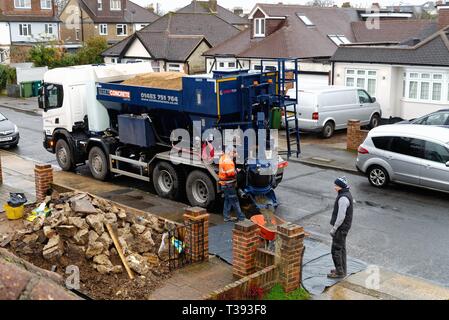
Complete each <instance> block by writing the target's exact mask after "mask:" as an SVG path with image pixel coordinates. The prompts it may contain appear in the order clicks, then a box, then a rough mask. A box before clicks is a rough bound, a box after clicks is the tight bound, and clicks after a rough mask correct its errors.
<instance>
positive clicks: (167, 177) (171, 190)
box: [153, 162, 183, 200]
mask: <svg viewBox="0 0 449 320" xmlns="http://www.w3.org/2000/svg"><path fill="white" fill-rule="evenodd" d="M182 185H183V182H182V181H181V173H179V172H178V171H176V169H175V168H174V167H173V166H172V165H171V164H169V163H168V162H159V163H158V164H157V165H156V167H155V168H154V170H153V186H154V189H155V190H156V193H157V194H158V196H160V197H162V198H166V199H172V200H174V199H177V198H179V196H180V194H181V192H182Z"/></svg>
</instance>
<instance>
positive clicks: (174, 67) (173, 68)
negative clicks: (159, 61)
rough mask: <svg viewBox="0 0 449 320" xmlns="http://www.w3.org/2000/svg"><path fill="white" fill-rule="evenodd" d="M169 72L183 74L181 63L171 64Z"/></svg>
mask: <svg viewBox="0 0 449 320" xmlns="http://www.w3.org/2000/svg"><path fill="white" fill-rule="evenodd" d="M167 71H168V72H181V65H180V64H179V63H169V64H168V70H167Z"/></svg>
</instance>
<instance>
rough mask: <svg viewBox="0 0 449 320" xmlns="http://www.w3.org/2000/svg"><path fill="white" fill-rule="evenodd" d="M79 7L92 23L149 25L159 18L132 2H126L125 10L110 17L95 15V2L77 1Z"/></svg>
mask: <svg viewBox="0 0 449 320" xmlns="http://www.w3.org/2000/svg"><path fill="white" fill-rule="evenodd" d="M79 3H80V5H81V6H82V7H83V9H85V10H86V12H87V13H88V14H89V17H90V18H91V19H92V20H93V21H94V23H151V22H153V21H155V20H157V19H158V18H159V16H158V15H157V14H155V13H154V12H151V11H149V10H147V9H145V8H142V7H141V6H139V5H137V4H135V3H134V2H132V1H129V0H127V1H126V10H122V11H121V12H118V13H114V14H110V15H97V14H95V12H96V9H95V8H96V6H97V0H79Z"/></svg>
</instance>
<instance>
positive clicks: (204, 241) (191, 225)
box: [184, 207, 209, 262]
mask: <svg viewBox="0 0 449 320" xmlns="http://www.w3.org/2000/svg"><path fill="white" fill-rule="evenodd" d="M184 222H185V224H186V234H185V238H184V241H185V243H186V247H187V248H188V250H189V251H190V252H189V253H191V254H192V262H198V261H202V260H204V261H206V260H208V259H209V214H208V213H207V212H206V209H203V208H198V207H194V208H187V209H186V210H185V213H184ZM201 245H202V246H203V247H202V248H201Z"/></svg>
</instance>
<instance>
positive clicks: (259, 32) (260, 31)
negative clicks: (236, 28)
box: [254, 18, 265, 37]
mask: <svg viewBox="0 0 449 320" xmlns="http://www.w3.org/2000/svg"><path fill="white" fill-rule="evenodd" d="M254 36H255V37H265V19H263V18H257V19H254Z"/></svg>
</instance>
